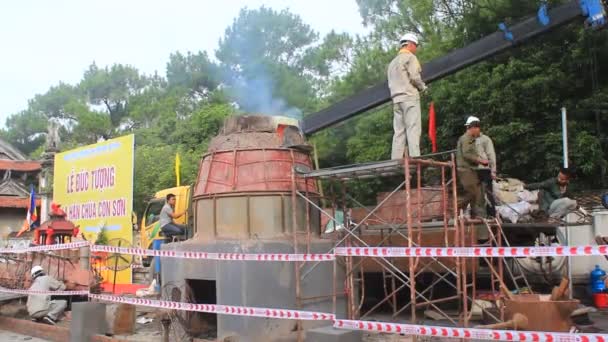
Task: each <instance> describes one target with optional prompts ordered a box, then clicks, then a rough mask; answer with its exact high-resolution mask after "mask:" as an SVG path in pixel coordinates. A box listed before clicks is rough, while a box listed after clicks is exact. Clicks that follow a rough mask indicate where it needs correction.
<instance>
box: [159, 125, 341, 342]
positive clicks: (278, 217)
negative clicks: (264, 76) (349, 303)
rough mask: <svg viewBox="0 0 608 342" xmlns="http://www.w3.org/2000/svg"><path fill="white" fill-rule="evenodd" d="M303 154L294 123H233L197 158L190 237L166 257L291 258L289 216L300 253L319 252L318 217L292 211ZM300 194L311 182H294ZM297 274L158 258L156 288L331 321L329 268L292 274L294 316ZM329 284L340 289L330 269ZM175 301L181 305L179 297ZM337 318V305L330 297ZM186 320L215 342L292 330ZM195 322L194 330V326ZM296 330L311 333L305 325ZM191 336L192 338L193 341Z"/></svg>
mask: <svg viewBox="0 0 608 342" xmlns="http://www.w3.org/2000/svg"><path fill="white" fill-rule="evenodd" d="M310 150H311V149H310V146H309V145H308V144H307V142H306V140H305V138H304V136H303V134H302V133H301V131H300V129H299V127H298V122H297V121H295V120H293V119H289V118H285V117H277V116H262V115H259V116H258V115H255V116H254V115H252V116H232V117H229V118H227V119H226V121H225V123H224V126H223V128H222V130H221V132H220V134H219V135H218V136H216V137H215V138H214V139H212V141H211V142H210V145H209V149H208V152H207V154H205V155H204V156H203V159H202V161H201V162H200V167H199V170H198V177H197V181H196V184H195V185H194V190H193V198H192V201H193V210H194V237H193V238H192V239H190V240H188V241H185V242H181V243H172V244H168V245H165V246H164V247H163V248H164V249H170V250H180V251H197V252H222V253H294V237H293V231H294V222H293V221H294V219H293V218H294V217H295V220H296V224H295V226H296V227H298V231H300V232H302V233H304V232H306V227H307V226H308V225H310V227H312V229H311V233H310V235H306V234H297V235H302V236H303V237H302V238H300V239H299V240H306V239H310V244H307V243H306V241H302V242H299V243H298V246H299V247H298V251H299V252H300V253H302V252H308V250H307V246H310V251H309V252H310V253H327V252H329V251H331V249H332V247H333V244H332V241H329V240H323V239H321V238H320V237H319V231H320V229H319V224H320V223H319V221H320V218H319V211H318V210H314V209H313V208H311V207H310V206H308V205H306V201H305V200H304V199H302V198H299V197H297V199H296V200H295V203H296V205H295V208H294V206H293V204H292V203H293V202H294V201H293V198H292V188H293V186H294V183H292V170H293V169H294V168H298V170H302V171H307V170H311V169H312V162H311V158H310ZM295 179H296V181H295V186H296V187H297V189H298V190H299V191H300V192H301V193H305V194H309V195H310V196H311V197H309V198H313V197H314V196H316V195H317V188H316V184H315V182H306V180H304V179H303V178H299V177H298V178H295ZM294 210H295V215H294V212H293V211H294ZM294 266H295V265H294V264H293V263H289V262H253V261H200V260H187V259H174V258H164V259H163V260H162V279H163V281H162V283H163V286H171V287H173V288H174V289H177V290H178V291H175V290H171V291H170V292H169V293H167V291H164V296H165V297H167V296H169V297H172V298H170V299H172V300H182V301H190V302H196V303H206V304H216V303H217V304H224V305H235V306H248V307H264V308H283V309H300V310H306V311H320V312H332V311H333V303H332V297H331V295H332V294H333V293H334V289H333V284H334V282H333V281H332V279H334V265H333V263H332V262H326V263H320V264H318V265H315V264H314V263H306V264H304V265H303V267H302V268H301V272H300V286H299V288H300V294H299V298H300V303H301V305H300V307H299V308H298V305H297V303H298V300H297V297H298V296H297V295H296V287H297V286H296V271H295V267H294ZM336 272H337V275H336V277H335V278H336V279H337V280H336V283H337V284H340V285H339V286H340V287H342V286H343V282H344V271H343V269H342V268H341V267H340V266H338V267H337V271H336ZM176 297H177V298H176ZM180 297H181V298H180ZM336 307H337V308H338V309H337V310H338V312H337V313H338V314H341V315H342V316H343V315H344V312H343V311H344V310H345V304H344V301H343V300H342V298H340V297H338V302H337V306H336ZM194 316H196V317H189V318H188V321H190V320H195V321H197V322H191V323H192V324H190V326H202V327H203V328H201V329H202V330H205V329H207V330H209V329H212V327H213V326H214V325H215V327H216V328H217V339H218V340H219V341H223V340H224V339H225V338H229V337H235V338H236V339H237V340H238V341H278V340H281V341H285V340H287V341H289V340H292V339H293V340H295V337H296V335H295V331H296V324H297V323H296V321H293V320H280V319H266V318H248V317H239V316H226V315H218V316H217V317H215V316H214V315H203V314H197V315H194ZM201 321H202V322H201ZM303 324H304V329H306V328H310V327H312V325H313V324H314V326H318V325H319V324H322V325H327V324H330V323H329V322H325V323H311V322H303ZM192 334H194V335H196V334H197V332H192Z"/></svg>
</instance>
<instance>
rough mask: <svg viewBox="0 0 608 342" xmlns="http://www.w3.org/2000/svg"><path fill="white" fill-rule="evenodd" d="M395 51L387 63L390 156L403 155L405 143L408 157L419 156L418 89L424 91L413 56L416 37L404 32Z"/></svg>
mask: <svg viewBox="0 0 608 342" xmlns="http://www.w3.org/2000/svg"><path fill="white" fill-rule="evenodd" d="M399 44H400V47H401V49H400V50H399V54H398V55H397V56H396V57H395V58H394V59H393V61H392V62H391V63H390V64H389V66H388V71H387V75H388V87H389V89H390V92H391V98H392V100H393V112H394V117H393V129H394V131H395V134H394V135H393V147H392V151H391V158H392V159H401V158H403V157H404V153H405V148H406V146H407V149H408V155H409V156H410V157H418V156H420V133H421V126H422V124H421V121H422V119H421V110H420V92H422V91H424V90H426V85H425V84H424V82H423V81H422V77H421V75H420V73H421V72H422V67H421V66H420V63H419V62H418V58H416V55H415V54H416V49H417V48H418V37H416V35H415V34H413V33H407V34H406V35H404V36H403V37H402V38H401V39H400V40H399Z"/></svg>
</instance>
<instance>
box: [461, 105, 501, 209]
mask: <svg viewBox="0 0 608 342" xmlns="http://www.w3.org/2000/svg"><path fill="white" fill-rule="evenodd" d="M473 122H478V123H480V127H481V121H480V120H479V118H478V117H476V116H469V117H468V118H467V122H466V126H467V127H468V126H469V125H470V124H471V123H473ZM475 144H476V145H477V146H476V147H477V153H479V158H481V159H483V160H487V161H488V165H480V166H479V167H478V168H477V174H478V176H479V180H480V181H481V193H482V194H483V195H484V198H486V199H487V202H486V201H483V203H487V208H488V211H487V213H488V214H489V215H490V216H492V217H494V216H496V201H495V200H494V191H493V190H494V189H493V186H492V181H493V180H494V179H496V151H494V143H493V142H492V139H491V138H490V137H489V136H487V135H485V134H483V133H482V132H481V128H480V132H479V137H477V139H475Z"/></svg>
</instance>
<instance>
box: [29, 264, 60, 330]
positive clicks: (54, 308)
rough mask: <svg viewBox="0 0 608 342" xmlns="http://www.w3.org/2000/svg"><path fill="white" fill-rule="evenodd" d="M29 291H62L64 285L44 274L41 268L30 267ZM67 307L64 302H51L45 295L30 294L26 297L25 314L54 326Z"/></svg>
mask: <svg viewBox="0 0 608 342" xmlns="http://www.w3.org/2000/svg"><path fill="white" fill-rule="evenodd" d="M31 274H32V285H31V286H30V290H31V291H64V290H65V289H66V287H65V284H63V283H62V282H60V281H58V280H57V279H55V278H53V277H51V276H49V275H46V274H44V270H43V269H42V267H41V266H34V267H32V271H31ZM67 306H68V302H67V301H65V300H51V296H49V295H45V294H31V295H29V296H27V312H28V313H29V314H30V316H31V317H32V318H34V319H36V320H38V321H41V322H43V323H46V324H51V325H55V323H56V322H57V321H58V320H59V317H60V316H61V314H62V313H63V312H64V311H65V309H66V308H67Z"/></svg>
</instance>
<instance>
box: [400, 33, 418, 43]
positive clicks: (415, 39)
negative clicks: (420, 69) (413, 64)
mask: <svg viewBox="0 0 608 342" xmlns="http://www.w3.org/2000/svg"><path fill="white" fill-rule="evenodd" d="M406 42H412V43H414V44H416V45H418V37H417V36H416V35H415V34H414V33H411V32H408V33H406V34H404V35H403V37H401V39H399V44H401V45H403V44H405V43H406Z"/></svg>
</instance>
